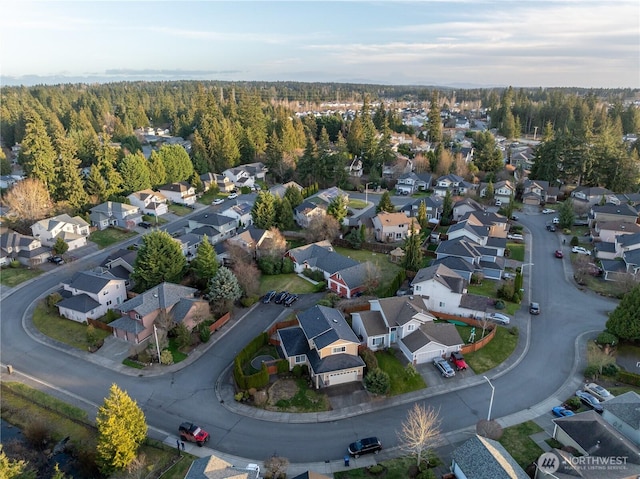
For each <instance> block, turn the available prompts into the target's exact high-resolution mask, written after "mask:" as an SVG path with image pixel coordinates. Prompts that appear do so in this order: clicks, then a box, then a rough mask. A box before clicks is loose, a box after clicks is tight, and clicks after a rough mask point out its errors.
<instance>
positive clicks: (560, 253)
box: [554, 249, 564, 258]
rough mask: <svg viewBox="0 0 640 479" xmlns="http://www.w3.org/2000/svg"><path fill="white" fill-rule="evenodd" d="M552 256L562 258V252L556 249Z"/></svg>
mask: <svg viewBox="0 0 640 479" xmlns="http://www.w3.org/2000/svg"><path fill="white" fill-rule="evenodd" d="M554 254H555V255H556V258H564V254H562V250H559V249H557V250H556V252H555V253H554Z"/></svg>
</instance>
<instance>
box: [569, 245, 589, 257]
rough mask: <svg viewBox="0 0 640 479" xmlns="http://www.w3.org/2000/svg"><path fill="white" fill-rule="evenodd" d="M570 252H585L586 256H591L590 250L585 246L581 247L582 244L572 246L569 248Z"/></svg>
mask: <svg viewBox="0 0 640 479" xmlns="http://www.w3.org/2000/svg"><path fill="white" fill-rule="evenodd" d="M571 252H572V253H578V254H586V255H588V256H591V251H589V250H588V249H586V248H583V247H582V246H574V247H573V248H571Z"/></svg>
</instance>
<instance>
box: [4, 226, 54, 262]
mask: <svg viewBox="0 0 640 479" xmlns="http://www.w3.org/2000/svg"><path fill="white" fill-rule="evenodd" d="M50 256H51V250H50V249H49V248H46V247H44V246H42V243H41V242H40V240H39V239H37V238H34V237H33V236H26V235H22V234H20V233H16V232H15V231H12V230H6V231H2V234H0V261H1V262H0V264H1V265H2V266H4V265H6V264H9V263H10V262H11V261H13V260H18V261H19V262H20V263H21V264H23V265H25V266H34V265H38V264H41V263H43V262H44V261H46V259H47V258H49V257H50Z"/></svg>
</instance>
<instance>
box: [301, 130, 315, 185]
mask: <svg viewBox="0 0 640 479" xmlns="http://www.w3.org/2000/svg"><path fill="white" fill-rule="evenodd" d="M317 161H318V150H317V147H316V141H315V140H314V139H313V138H312V137H311V136H310V135H309V136H307V146H306V147H305V149H304V153H303V154H302V156H301V157H300V159H299V160H298V164H297V166H296V172H297V174H298V178H299V179H300V182H301V183H302V184H303V185H309V184H311V183H312V182H313V181H314V180H315V178H314V177H313V172H314V169H315V164H316V162H317Z"/></svg>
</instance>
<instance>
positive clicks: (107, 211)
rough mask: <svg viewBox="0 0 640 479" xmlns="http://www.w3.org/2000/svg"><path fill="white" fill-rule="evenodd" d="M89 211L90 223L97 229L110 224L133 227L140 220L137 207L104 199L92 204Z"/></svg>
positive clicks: (104, 227) (140, 214)
mask: <svg viewBox="0 0 640 479" xmlns="http://www.w3.org/2000/svg"><path fill="white" fill-rule="evenodd" d="M90 211H91V212H90V213H89V219H90V220H91V224H92V225H93V226H95V227H97V228H98V229H99V230H104V229H107V228H109V227H110V226H119V227H120V228H126V229H133V228H135V227H136V225H137V224H138V223H139V222H140V221H141V220H142V213H141V212H140V208H139V207H137V206H134V205H127V204H125V203H117V202H115V201H105V202H104V203H101V204H99V205H97V206H94V207H93V208H91V210H90Z"/></svg>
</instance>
